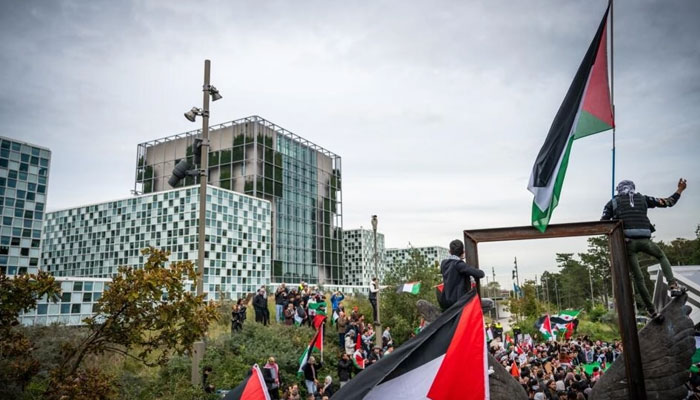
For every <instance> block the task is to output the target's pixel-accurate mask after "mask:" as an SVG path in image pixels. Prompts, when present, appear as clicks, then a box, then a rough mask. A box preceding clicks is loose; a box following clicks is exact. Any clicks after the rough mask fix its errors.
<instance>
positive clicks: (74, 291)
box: [19, 277, 112, 326]
mask: <svg viewBox="0 0 700 400" xmlns="http://www.w3.org/2000/svg"><path fill="white" fill-rule="evenodd" d="M111 281H112V280H111V279H107V278H77V277H57V278H56V282H58V283H59V284H60V285H61V295H60V296H58V297H57V298H56V299H51V298H48V297H47V296H43V297H42V298H40V299H39V301H37V305H36V308H34V309H33V310H29V311H27V312H24V313H22V314H21V315H20V317H19V320H20V322H21V323H22V325H26V326H32V325H41V326H45V325H51V324H54V323H59V324H64V325H71V326H76V325H83V322H82V321H83V320H84V319H85V318H88V317H92V316H93V313H94V312H95V303H97V301H98V300H99V299H100V298H101V297H102V293H103V292H104V291H105V289H107V287H109V283H110V282H111Z"/></svg>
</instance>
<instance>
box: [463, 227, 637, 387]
mask: <svg viewBox="0 0 700 400" xmlns="http://www.w3.org/2000/svg"><path fill="white" fill-rule="evenodd" d="M597 235H607V236H608V241H609V245H610V260H611V266H612V267H611V268H612V278H613V289H614V295H615V301H616V303H617V312H618V321H619V324H620V335H621V336H622V345H623V348H624V357H623V358H624V360H625V372H626V374H627V391H628V396H629V398H630V399H635V400H637V399H638V400H646V398H647V397H646V388H645V385H644V372H643V370H642V357H641V352H640V349H639V337H638V336H637V322H636V318H635V314H634V298H633V295H632V286H631V283H630V279H629V267H628V265H627V250H626V248H625V237H624V234H623V231H622V223H621V222H620V221H592V222H576V223H569V224H557V225H549V226H548V227H547V230H546V231H545V232H540V231H538V230H537V229H535V228H533V227H532V226H517V227H507V228H492V229H469V230H465V231H464V247H465V251H466V253H467V254H466V260H465V261H466V263H467V264H468V265H471V266H473V267H475V268H479V251H478V244H479V243H482V242H501V241H509V240H532V239H551V238H561V237H572V236H597Z"/></svg>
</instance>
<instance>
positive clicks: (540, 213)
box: [532, 137, 574, 232]
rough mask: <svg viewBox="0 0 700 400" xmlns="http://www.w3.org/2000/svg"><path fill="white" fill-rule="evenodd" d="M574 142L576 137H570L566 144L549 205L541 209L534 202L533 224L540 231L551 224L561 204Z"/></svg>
mask: <svg viewBox="0 0 700 400" xmlns="http://www.w3.org/2000/svg"><path fill="white" fill-rule="evenodd" d="M573 143H574V138H573V137H570V138H569V142H568V143H567V145H566V152H565V153H564V157H563V158H562V160H561V166H560V167H559V172H558V173H557V179H556V181H555V182H554V193H553V194H552V201H551V203H549V207H547V209H546V210H540V208H539V207H537V204H535V202H534V201H533V202H532V225H533V226H534V227H535V228H537V229H538V230H539V231H540V232H544V231H545V229H547V225H549V220H550V219H551V218H552V212H553V211H554V209H555V208H556V207H557V205H558V204H559V195H560V194H561V188H562V186H563V185H564V177H565V176H566V168H567V167H568V165H569V155H570V154H571V146H572V145H573Z"/></svg>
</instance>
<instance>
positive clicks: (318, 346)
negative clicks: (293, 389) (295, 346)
mask: <svg viewBox="0 0 700 400" xmlns="http://www.w3.org/2000/svg"><path fill="white" fill-rule="evenodd" d="M314 350H315V351H319V352H321V354H323V325H321V329H319V330H317V331H316V333H315V334H314V337H313V338H311V343H309V347H307V348H306V350H304V354H302V355H301V358H299V370H298V371H297V376H299V377H301V376H302V375H303V374H304V366H305V365H306V364H307V363H308V362H309V357H311V354H312V353H313V352H314Z"/></svg>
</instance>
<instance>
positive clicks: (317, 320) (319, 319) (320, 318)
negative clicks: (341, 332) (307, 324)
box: [313, 314, 326, 330]
mask: <svg viewBox="0 0 700 400" xmlns="http://www.w3.org/2000/svg"><path fill="white" fill-rule="evenodd" d="M325 320H326V315H325V314H316V315H314V321H313V324H314V329H316V330H318V329H319V327H320V328H321V329H322V328H323V322H324V321H325Z"/></svg>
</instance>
